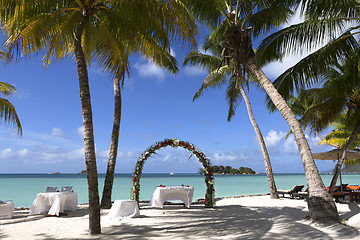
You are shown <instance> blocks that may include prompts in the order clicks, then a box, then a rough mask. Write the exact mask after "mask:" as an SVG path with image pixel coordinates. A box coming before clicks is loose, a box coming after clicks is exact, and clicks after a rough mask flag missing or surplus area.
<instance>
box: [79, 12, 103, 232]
mask: <svg viewBox="0 0 360 240" xmlns="http://www.w3.org/2000/svg"><path fill="white" fill-rule="evenodd" d="M88 21H89V16H88V14H87V13H86V11H85V10H84V12H83V18H82V20H81V21H80V23H79V26H78V28H77V30H76V33H75V40H74V52H75V60H76V65H77V70H78V77H79V87H80V101H81V109H82V117H83V124H84V151H85V162H86V173H87V181H88V194H89V230H90V234H101V227H100V206H99V189H98V176H97V167H96V156H95V143H94V132H93V121H92V110H91V99H90V89H89V79H88V73H87V67H86V61H85V56H84V52H83V49H82V46H81V39H82V34H83V32H84V29H85V27H86V25H87V24H88Z"/></svg>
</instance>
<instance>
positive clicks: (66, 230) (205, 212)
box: [0, 196, 360, 240]
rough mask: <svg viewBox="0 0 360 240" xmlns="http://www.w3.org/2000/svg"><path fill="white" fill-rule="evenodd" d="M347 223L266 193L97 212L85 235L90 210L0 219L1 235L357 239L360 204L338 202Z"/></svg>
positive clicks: (23, 212)
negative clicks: (130, 212)
mask: <svg viewBox="0 0 360 240" xmlns="http://www.w3.org/2000/svg"><path fill="white" fill-rule="evenodd" d="M336 205H337V208H338V211H339V213H340V215H341V217H342V218H343V219H345V220H346V224H333V225H329V224H320V223H315V222H313V221H310V220H307V219H305V217H306V215H307V211H308V210H307V204H306V202H305V201H304V200H296V199H288V198H281V199H278V200H274V199H270V196H252V197H233V198H223V199H220V200H218V201H217V202H216V207H215V208H214V209H208V208H204V207H203V205H196V204H195V205H192V207H191V209H186V208H183V207H182V206H180V205H166V206H165V207H164V209H151V208H145V207H142V208H141V209H140V216H139V217H137V218H123V219H122V220H120V221H115V220H112V219H110V218H109V216H108V213H109V210H101V214H102V216H101V224H102V234H101V235H96V236H92V235H90V234H88V220H89V219H88V210H87V206H86V205H79V206H78V210H77V211H75V212H69V213H68V216H63V217H44V216H41V215H38V216H31V217H28V216H27V214H28V210H16V212H15V215H14V218H13V219H10V220H0V239H16V240H19V239H360V206H359V204H358V203H349V202H344V203H337V204H336Z"/></svg>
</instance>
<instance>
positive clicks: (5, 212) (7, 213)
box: [0, 201, 15, 219]
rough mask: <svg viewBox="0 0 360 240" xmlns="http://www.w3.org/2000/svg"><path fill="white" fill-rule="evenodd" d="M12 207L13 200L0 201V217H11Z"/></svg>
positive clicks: (12, 214) (13, 207)
mask: <svg viewBox="0 0 360 240" xmlns="http://www.w3.org/2000/svg"><path fill="white" fill-rule="evenodd" d="M14 209H15V206H14V203H13V201H6V202H3V201H0V219H5V218H12V217H13V216H14Z"/></svg>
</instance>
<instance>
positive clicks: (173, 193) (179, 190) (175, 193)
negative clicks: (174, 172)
mask: <svg viewBox="0 0 360 240" xmlns="http://www.w3.org/2000/svg"><path fill="white" fill-rule="evenodd" d="M193 195H194V187H183V186H171V187H157V188H156V189H155V191H154V193H153V195H152V197H151V199H150V203H149V205H150V206H151V207H160V208H162V207H163V204H164V202H165V201H167V200H181V201H183V202H184V203H185V205H186V207H187V208H190V206H191V202H192V198H193Z"/></svg>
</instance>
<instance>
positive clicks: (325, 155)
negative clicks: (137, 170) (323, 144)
mask: <svg viewBox="0 0 360 240" xmlns="http://www.w3.org/2000/svg"><path fill="white" fill-rule="evenodd" d="M342 152H343V150H342V149H333V150H331V151H328V152H322V153H313V157H314V159H319V160H339V159H340V156H341V154H342ZM359 158H360V152H355V151H347V152H346V157H345V160H350V159H359ZM339 176H340V183H341V186H342V179H341V171H340V173H339ZM341 190H342V189H341Z"/></svg>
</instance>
